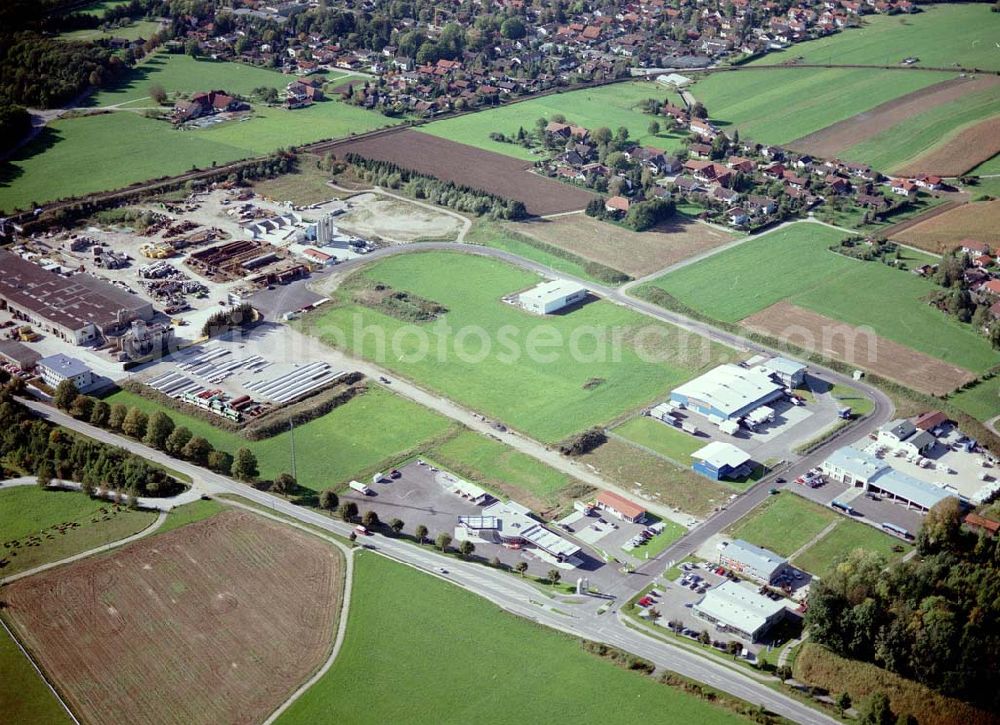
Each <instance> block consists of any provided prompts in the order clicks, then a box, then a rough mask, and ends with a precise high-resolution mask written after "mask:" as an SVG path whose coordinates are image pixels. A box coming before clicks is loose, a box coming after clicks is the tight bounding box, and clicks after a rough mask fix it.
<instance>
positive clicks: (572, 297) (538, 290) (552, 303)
mask: <svg viewBox="0 0 1000 725" xmlns="http://www.w3.org/2000/svg"><path fill="white" fill-rule="evenodd" d="M586 296H587V288H586V287H581V286H580V285H578V284H575V283H573V282H562V281H560V280H555V281H553V282H543V283H542V284H540V285H537V286H536V287H532V288H531V289H530V290H527V291H526V292H522V293H521V294H519V295H518V296H517V302H518V304H519V305H521V307H523V308H524V309H526V310H528V312H534V313H536V314H539V315H550V314H552V313H553V312H558V311H559V310H561V309H563V308H564V307H568V306H569V305H572V304H575V303H577V302H580V301H582V300H583V299H585V298H586Z"/></svg>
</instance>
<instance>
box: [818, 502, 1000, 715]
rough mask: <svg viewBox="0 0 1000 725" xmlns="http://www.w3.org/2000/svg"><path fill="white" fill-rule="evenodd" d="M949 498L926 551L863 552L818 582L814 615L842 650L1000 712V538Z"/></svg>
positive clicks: (923, 538) (937, 513)
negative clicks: (900, 558) (972, 528)
mask: <svg viewBox="0 0 1000 725" xmlns="http://www.w3.org/2000/svg"><path fill="white" fill-rule="evenodd" d="M963 515H964V512H963V508H962V506H961V504H960V503H959V501H958V499H956V498H947V499H945V500H944V501H941V502H940V503H938V504H937V505H936V506H934V508H932V509H931V510H930V512H928V514H927V516H926V518H925V519H924V523H923V526H922V527H921V530H920V533H919V535H918V537H917V554H918V556H917V557H915V558H914V559H912V560H910V561H905V562H899V563H896V564H892V565H889V564H888V563H887V561H886V559H885V557H883V556H882V555H881V554H879V553H876V552H871V551H864V550H860V549H859V550H856V551H854V552H853V553H851V554H850V555H848V556H847V557H846V558H845V559H844V560H843V561H841V562H839V564H838V565H837V567H836V568H835V570H834V572H833V574H831V575H830V576H829V577H827V578H825V579H823V580H821V581H819V582H815V583H814V584H813V590H812V592H811V594H810V597H809V610H808V612H807V613H806V617H805V621H806V626H807V627H808V629H809V633H810V637H811V638H812V639H813V640H814V641H816V642H818V643H819V644H822V645H825V646H826V647H828V648H830V649H831V650H833V651H834V652H835V653H837V654H839V655H841V656H843V657H849V658H853V659H858V660H863V661H865V662H872V663H875V664H877V665H879V666H881V667H883V668H885V669H887V670H890V671H892V672H895V673H897V674H899V675H902V676H904V677H907V678H910V679H913V680H916V681H917V682H920V683H922V684H924V685H927V686H928V687H930V688H932V689H934V690H937V691H939V692H942V693H944V694H946V695H951V696H954V697H958V698H960V699H963V700H965V701H967V702H970V703H973V704H975V705H978V706H979V707H982V708H984V709H987V710H990V711H992V712H998V711H1000V539H997V538H990V537H988V536H986V535H984V534H974V533H971V532H969V531H967V530H965V529H963V527H962V517H963Z"/></svg>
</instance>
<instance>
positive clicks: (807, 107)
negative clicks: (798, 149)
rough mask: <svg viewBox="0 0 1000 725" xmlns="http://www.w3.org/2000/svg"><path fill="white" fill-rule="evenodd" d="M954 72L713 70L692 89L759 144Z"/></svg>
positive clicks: (728, 125) (782, 139) (719, 117)
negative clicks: (731, 71)
mask: <svg viewBox="0 0 1000 725" xmlns="http://www.w3.org/2000/svg"><path fill="white" fill-rule="evenodd" d="M952 77H954V74H949V73H935V72H931V71H919V72H912V73H900V72H896V71H889V70H870V69H864V68H861V69H849V68H833V69H824V68H798V69H795V68H790V69H787V70H743V71H738V72H734V73H713V74H711V75H709V76H708V77H706V78H704V79H702V80H699V81H698V82H697V83H696V84H695V85H694V86H692V88H691V93H693V94H694V97H695V98H697V99H698V100H699V101H701V102H702V103H704V104H705V107H706V108H707V109H708V113H709V116H710V117H711V118H712V120H713V121H714V122H716V123H717V125H719V127H720V128H723V129H727V130H729V131H731V130H732V127H735V128H738V129H739V131H740V135H741V136H742V137H743V138H750V139H753V140H754V141H756V142H757V143H773V144H783V143H788V142H789V141H793V140H795V139H797V138H801V137H802V136H806V135H808V134H810V133H813V132H815V131H819V130H820V129H823V128H826V127H827V126H830V125H832V124H834V123H837V122H838V121H843V120H844V119H847V118H850V117H852V116H855V115H857V114H859V113H863V112H865V111H867V110H869V109H871V108H874V107H875V106H877V105H879V104H880V103H885V102H886V101H890V100H892V99H893V98H898V97H899V96H903V95H906V94H907V93H912V92H913V91H916V90H919V89H921V88H924V87H926V86H929V85H932V84H934V83H939V82H941V81H944V80H947V79H948V78H952Z"/></svg>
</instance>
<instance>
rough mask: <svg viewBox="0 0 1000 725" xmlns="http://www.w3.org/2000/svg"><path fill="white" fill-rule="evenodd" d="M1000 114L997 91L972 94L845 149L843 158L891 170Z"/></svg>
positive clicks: (909, 119) (932, 109)
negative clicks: (963, 130) (970, 127)
mask: <svg viewBox="0 0 1000 725" xmlns="http://www.w3.org/2000/svg"><path fill="white" fill-rule="evenodd" d="M997 114H1000V96H998V94H997V92H996V90H986V91H980V92H978V93H969V94H966V95H965V96H962V97H961V98H958V99H956V100H954V101H951V102H950V103H944V104H941V105H939V106H934V107H933V108H928V109H927V110H926V111H924V112H923V113H919V114H917V115H915V116H911V117H910V118H908V119H906V120H905V121H903V122H902V123H898V124H896V125H895V126H893V127H892V128H889V129H886V130H885V131H883V132H881V133H879V134H876V135H875V136H872V137H871V138H869V139H866V140H864V141H862V142H860V143H858V144H855V145H854V146H851V147H850V148H847V149H845V150H844V151H842V152H841V157H842V158H844V159H847V160H849V161H858V162H862V163H866V164H869V165H871V166H873V167H875V168H878V169H884V170H885V171H886V172H891V171H892V170H893V169H896V168H899V167H902V166H905V165H907V163H908V162H911V161H913V160H915V159H916V158H917V157H919V156H921V155H923V154H925V153H927V152H928V151H931V150H932V149H934V148H936V147H937V146H940V145H941V144H943V143H945V142H947V141H948V140H949V139H950V138H951V137H952V136H953V135H954V134H957V133H958V132H959V131H961V130H962V129H963V128H966V127H968V126H972V125H974V124H976V123H978V122H980V121H985V120H986V119H987V118H990V117H991V116H995V115H997Z"/></svg>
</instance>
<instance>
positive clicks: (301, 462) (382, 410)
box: [106, 386, 451, 491]
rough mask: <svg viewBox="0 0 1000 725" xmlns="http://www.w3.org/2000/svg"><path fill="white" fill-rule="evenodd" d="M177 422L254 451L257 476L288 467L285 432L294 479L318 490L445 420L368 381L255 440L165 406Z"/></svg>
mask: <svg viewBox="0 0 1000 725" xmlns="http://www.w3.org/2000/svg"><path fill="white" fill-rule="evenodd" d="M106 400H107V402H108V403H112V404H113V403H123V404H126V405H130V406H136V407H138V408H140V409H142V410H144V411H146V412H153V411H155V410H158V409H160V406H159V405H158V404H157V403H155V402H153V401H151V400H147V399H146V398H143V397H141V396H138V395H135V394H134V393H129V392H127V391H119V392H117V393H115V394H113V395H111V396H110V397H108V398H106ZM166 412H167V414H168V415H170V417H171V418H173V420H174V422H175V423H176V424H177V425H184V426H186V427H188V428H189V429H190V430H191V432H192V433H193V434H194V435H196V436H203V437H204V438H205V439H206V440H208V441H209V442H210V443H211V444H212V445H213V446H215V447H216V448H219V449H221V450H224V451H227V452H229V453H235V452H236V450H237V449H239V448H241V447H246V448H249V449H250V450H251V451H253V452H254V453H255V454H256V456H257V461H258V463H259V465H260V474H261V477H262V478H274V477H275V476H277V475H278V474H279V473H281V472H283V471H291V445H292V443H291V435H294V436H295V462H296V473H297V475H298V480H299V483H300V484H301V485H302V486H305V487H306V488H309V489H312V490H315V491H321V490H323V489H324V488H329V487H331V486H337V485H339V484H342V483H344V482H346V481H348V480H349V479H351V478H352V477H356V476H358V475H361V474H362V473H364V472H367V471H369V470H374V469H375V468H376V467H377V465H378V464H379V463H381V462H382V461H385V460H387V459H390V458H393V457H395V456H398V455H400V454H402V453H405V452H407V451H409V450H411V449H414V448H416V447H418V446H420V445H421V444H423V443H424V442H426V441H428V440H431V439H433V438H435V437H436V436H438V435H441V434H442V433H444V432H445V431H446V430H447V429H448V428H449V426H450V425H451V423H450V422H449V421H448V420H447V419H446V418H444V417H442V416H440V415H438V414H436V413H433V412H431V411H430V410H428V409H427V408H424V407H422V406H420V405H417V404H416V403H413V402H410V401H409V400H405V399H403V398H400V397H399V396H396V395H393V394H392V393H390V392H388V391H387V390H385V389H384V388H381V387H378V386H371V387H370V388H369V390H368V392H366V393H364V394H362V395H359V396H356V397H355V398H353V399H352V400H351V401H350V402H348V403H346V404H344V405H341V406H340V407H338V408H334V409H333V410H332V411H330V412H329V413H327V414H326V415H324V416H322V417H321V418H317V419H315V420H312V421H309V422H308V423H305V424H303V425H301V426H298V427H297V428H295V431H294V434H290V433H281V434H279V435H276V436H273V437H271V438H266V439H264V440H261V441H248V440H246V439H244V438H242V437H240V436H239V435H237V434H235V433H230V432H229V431H224V430H222V429H220V428H216V427H215V426H213V425H211V424H210V423H208V422H206V421H203V420H201V419H199V418H195V417H193V416H188V415H185V414H183V413H178V412H177V411H173V410H167V411H166Z"/></svg>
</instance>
